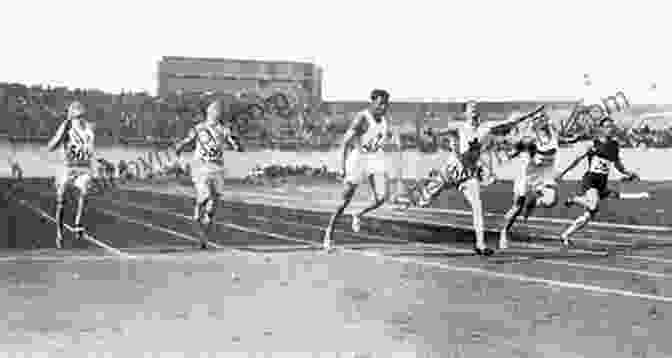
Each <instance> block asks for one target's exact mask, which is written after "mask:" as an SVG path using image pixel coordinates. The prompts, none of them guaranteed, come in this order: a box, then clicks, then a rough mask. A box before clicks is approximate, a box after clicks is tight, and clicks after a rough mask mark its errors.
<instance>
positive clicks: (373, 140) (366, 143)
mask: <svg viewBox="0 0 672 358" xmlns="http://www.w3.org/2000/svg"><path fill="white" fill-rule="evenodd" d="M357 115H358V116H364V120H365V123H364V128H363V133H362V135H361V136H360V137H359V142H358V145H357V149H358V150H359V152H360V153H362V154H373V153H382V152H383V148H384V147H385V145H386V144H387V142H388V126H387V118H386V117H383V118H381V120H380V122H376V120H375V119H374V118H373V115H372V114H371V112H369V111H368V110H363V111H361V112H359V113H358V114H357Z"/></svg>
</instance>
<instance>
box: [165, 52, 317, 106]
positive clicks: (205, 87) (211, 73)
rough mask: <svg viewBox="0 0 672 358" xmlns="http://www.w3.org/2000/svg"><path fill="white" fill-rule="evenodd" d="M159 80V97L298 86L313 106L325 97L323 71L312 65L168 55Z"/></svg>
mask: <svg viewBox="0 0 672 358" xmlns="http://www.w3.org/2000/svg"><path fill="white" fill-rule="evenodd" d="M158 79H159V84H158V85H159V88H158V95H159V96H167V95H169V94H170V93H174V92H177V91H182V92H205V91H217V92H219V91H221V92H238V91H250V90H256V91H263V90H264V89H266V88H273V87H285V88H286V87H295V88H299V89H300V90H301V92H302V93H303V94H304V95H306V96H308V97H309V101H310V102H312V103H313V104H317V103H319V102H320V100H321V98H322V69H321V68H320V67H318V66H316V65H315V64H312V63H301V62H287V61H257V60H239V59H215V58H190V57H171V56H168V57H163V58H162V59H161V61H159V64H158Z"/></svg>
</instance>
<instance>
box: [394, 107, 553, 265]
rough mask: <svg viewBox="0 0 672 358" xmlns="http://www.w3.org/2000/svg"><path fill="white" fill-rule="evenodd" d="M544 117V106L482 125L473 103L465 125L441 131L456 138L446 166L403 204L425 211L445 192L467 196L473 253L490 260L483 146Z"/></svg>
mask: <svg viewBox="0 0 672 358" xmlns="http://www.w3.org/2000/svg"><path fill="white" fill-rule="evenodd" d="M543 113H544V106H540V107H539V108H537V109H535V110H534V111H532V112H530V113H528V114H526V115H523V116H521V117H513V118H509V119H507V120H503V121H488V122H483V121H482V120H481V116H480V114H479V112H478V109H477V107H476V102H474V101H470V102H467V103H465V105H464V117H465V119H466V120H464V121H455V122H450V123H449V124H448V126H447V127H446V128H444V129H442V130H440V131H439V133H438V134H439V135H445V134H452V133H456V134H457V148H456V150H455V151H453V152H452V153H449V155H448V158H447V160H446V162H445V163H444V165H443V167H441V168H440V169H439V170H436V169H435V170H432V172H431V173H430V176H429V178H424V179H421V180H419V181H418V185H416V187H415V188H416V189H415V190H413V191H412V192H411V193H410V195H409V196H408V197H407V198H405V199H406V200H405V201H403V200H400V203H404V204H406V207H408V206H410V205H415V206H420V207H426V206H428V205H429V204H431V202H432V201H433V199H435V198H436V197H438V196H439V195H440V194H441V192H442V191H443V190H446V189H457V190H458V191H459V192H461V193H462V194H463V195H464V198H465V199H466V201H467V203H468V204H469V206H470V207H471V213H472V217H473V227H474V233H475V236H476V240H475V243H474V252H475V253H476V254H477V255H481V256H490V255H492V254H493V253H494V250H492V249H491V248H489V247H487V245H486V243H485V233H484V223H483V203H482V200H481V182H482V181H483V179H484V160H483V159H482V158H483V155H484V153H483V143H484V142H485V141H486V140H488V139H489V137H490V136H491V134H492V133H493V132H499V131H506V130H508V129H510V128H512V127H513V126H516V125H518V124H519V123H521V122H523V121H525V120H528V119H533V118H535V117H537V116H539V115H541V114H543Z"/></svg>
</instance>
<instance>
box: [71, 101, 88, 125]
mask: <svg viewBox="0 0 672 358" xmlns="http://www.w3.org/2000/svg"><path fill="white" fill-rule="evenodd" d="M67 119H68V120H70V121H79V120H86V107H84V105H83V104H82V102H80V101H73V102H72V103H70V105H69V106H68V113H67Z"/></svg>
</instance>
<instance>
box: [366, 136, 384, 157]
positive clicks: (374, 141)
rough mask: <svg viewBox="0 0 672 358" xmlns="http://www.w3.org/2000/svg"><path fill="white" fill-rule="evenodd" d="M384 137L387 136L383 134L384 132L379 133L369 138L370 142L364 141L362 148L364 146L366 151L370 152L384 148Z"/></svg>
mask: <svg viewBox="0 0 672 358" xmlns="http://www.w3.org/2000/svg"><path fill="white" fill-rule="evenodd" d="M384 139H385V136H384V135H383V133H378V135H377V136H375V137H373V138H371V139H369V141H368V142H366V143H364V145H363V146H362V148H364V151H365V152H368V153H372V152H377V151H379V150H381V149H382V148H383V140H384Z"/></svg>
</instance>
